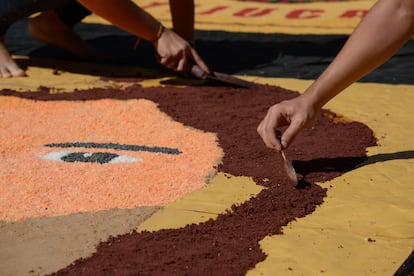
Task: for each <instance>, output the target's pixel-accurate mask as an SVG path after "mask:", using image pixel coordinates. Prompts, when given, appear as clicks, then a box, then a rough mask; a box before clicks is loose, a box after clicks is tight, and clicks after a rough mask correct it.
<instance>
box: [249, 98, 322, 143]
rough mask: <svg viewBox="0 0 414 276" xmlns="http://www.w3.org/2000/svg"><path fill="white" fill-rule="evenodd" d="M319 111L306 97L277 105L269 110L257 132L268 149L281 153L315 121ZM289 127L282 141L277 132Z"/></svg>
mask: <svg viewBox="0 0 414 276" xmlns="http://www.w3.org/2000/svg"><path fill="white" fill-rule="evenodd" d="M316 112H317V110H316V109H315V108H314V107H313V105H311V104H310V103H309V101H308V100H307V99H306V97H305V96H304V95H301V96H298V97H296V98H294V99H291V100H287V101H283V102H280V103H278V104H275V105H273V106H271V107H270V108H269V110H268V111H267V114H266V116H265V118H264V119H263V121H262V122H261V123H260V124H259V126H258V128H257V132H258V133H259V135H260V136H261V138H262V139H263V142H264V143H265V144H266V146H267V147H269V148H272V149H275V150H277V151H281V150H282V149H284V148H287V147H289V145H290V144H291V143H292V142H293V140H294V139H295V137H296V135H297V134H298V133H299V132H300V131H301V130H302V129H303V128H304V127H305V126H307V125H309V124H310V123H312V122H313V120H314V119H315V116H316ZM286 125H288V128H287V129H286V130H285V132H284V133H283V135H282V137H281V139H280V140H279V139H277V137H276V133H275V130H276V129H277V128H280V127H283V126H286Z"/></svg>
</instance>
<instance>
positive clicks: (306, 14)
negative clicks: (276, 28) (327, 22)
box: [286, 9, 325, 19]
mask: <svg viewBox="0 0 414 276" xmlns="http://www.w3.org/2000/svg"><path fill="white" fill-rule="evenodd" d="M324 12H325V11H324V10H320V9H299V10H293V11H291V12H289V13H288V14H287V15H286V18H288V19H309V18H316V17H320V16H321V14H323V13H324Z"/></svg>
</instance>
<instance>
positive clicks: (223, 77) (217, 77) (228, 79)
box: [191, 65, 256, 88]
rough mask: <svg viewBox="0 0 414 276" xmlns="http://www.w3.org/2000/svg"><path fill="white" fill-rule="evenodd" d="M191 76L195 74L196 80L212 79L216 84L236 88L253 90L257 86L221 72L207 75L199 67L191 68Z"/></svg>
mask: <svg viewBox="0 0 414 276" xmlns="http://www.w3.org/2000/svg"><path fill="white" fill-rule="evenodd" d="M191 74H193V75H194V76H195V77H196V78H199V79H203V80H206V79H210V80H213V81H216V82H220V83H223V84H227V85H231V86H236V87H244V88H253V87H255V86H256V84H255V83H253V82H250V81H246V80H242V79H240V78H236V77H234V76H232V75H228V74H224V73H220V72H212V73H211V74H206V73H205V72H204V71H203V70H201V68H200V67H199V66H198V65H193V66H191Z"/></svg>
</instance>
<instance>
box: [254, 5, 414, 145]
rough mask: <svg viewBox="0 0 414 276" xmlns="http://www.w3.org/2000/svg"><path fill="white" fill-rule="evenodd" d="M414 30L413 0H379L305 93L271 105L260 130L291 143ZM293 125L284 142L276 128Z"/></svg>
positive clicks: (271, 140) (268, 139) (267, 137)
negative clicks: (336, 98) (330, 101)
mask: <svg viewBox="0 0 414 276" xmlns="http://www.w3.org/2000/svg"><path fill="white" fill-rule="evenodd" d="M413 34H414V1H413V0H379V1H378V2H377V3H376V4H375V5H374V6H373V7H372V8H371V10H370V11H369V12H368V13H367V15H366V16H365V17H364V19H363V20H362V21H361V22H360V24H359V25H358V26H357V28H356V29H355V30H354V32H353V33H352V35H351V36H350V37H349V39H348V41H347V42H346V43H345V45H344V47H343V48H342V49H341V51H340V52H339V54H338V55H337V56H336V57H335V59H334V60H333V62H332V63H331V64H330V65H329V66H328V68H327V69H326V70H325V71H324V72H323V73H322V74H321V76H320V77H319V78H318V79H317V80H316V81H315V82H314V83H313V84H312V85H311V86H310V87H309V88H308V89H306V91H305V93H304V94H302V95H300V96H298V97H297V98H295V99H292V100H289V101H284V102H281V103H279V104H275V105H273V106H272V107H270V108H269V110H268V112H267V115H266V117H265V118H264V120H263V121H262V122H261V123H260V125H259V127H258V129H257V131H258V133H259V134H260V136H261V137H262V139H263V141H264V143H265V144H266V145H267V146H268V147H270V148H274V149H276V150H281V149H282V147H288V146H289V145H290V144H291V143H292V141H293V140H294V139H295V137H296V135H297V134H298V133H299V132H300V130H301V129H302V128H304V127H305V126H306V125H308V124H309V123H311V122H312V121H313V119H314V118H315V115H316V113H317V112H318V111H319V110H320V109H321V108H322V107H323V106H324V105H325V104H326V103H327V102H328V101H329V100H331V99H332V98H333V97H335V96H336V95H338V94H339V93H340V92H341V91H343V90H344V89H345V88H347V87H348V86H349V85H351V84H352V83H354V82H356V81H358V80H359V79H360V78H362V77H363V76H365V75H366V74H368V73H369V72H371V71H372V70H374V69H375V68H377V67H378V66H380V65H381V64H383V63H384V62H385V61H386V60H388V59H389V58H390V57H391V56H392V55H394V54H395V53H396V52H397V51H398V50H399V49H400V48H401V47H402V46H403V45H404V44H405V43H406V42H407V41H408V40H409V39H410V38H411V36H412V35H413ZM285 125H289V127H288V128H287V129H286V131H285V132H284V134H283V136H282V145H281V144H280V142H279V141H278V140H277V139H276V137H275V133H274V130H275V129H276V128H279V127H281V126H285Z"/></svg>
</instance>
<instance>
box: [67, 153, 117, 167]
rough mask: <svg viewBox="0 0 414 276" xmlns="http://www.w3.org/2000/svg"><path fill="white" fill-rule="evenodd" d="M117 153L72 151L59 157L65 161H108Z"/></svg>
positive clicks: (103, 162)
mask: <svg viewBox="0 0 414 276" xmlns="http://www.w3.org/2000/svg"><path fill="white" fill-rule="evenodd" d="M118 156H119V155H118V154H114V153H109V152H94V153H87V152H73V153H69V154H67V155H65V156H63V157H62V158H61V160H62V161H65V162H85V163H100V164H105V163H109V162H110V161H111V160H112V159H114V158H116V157H118Z"/></svg>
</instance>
